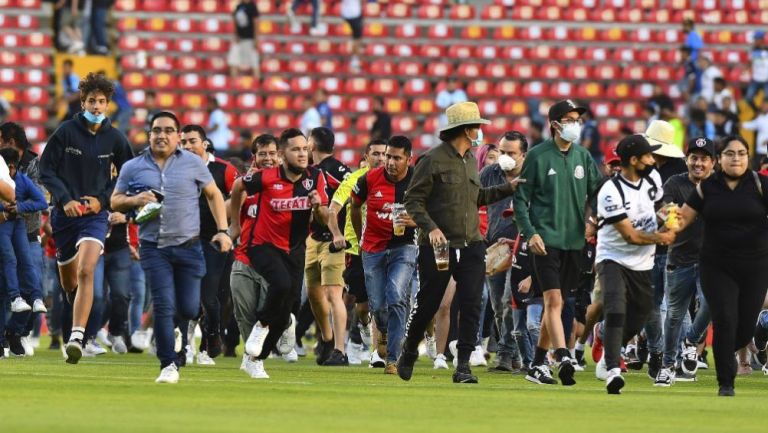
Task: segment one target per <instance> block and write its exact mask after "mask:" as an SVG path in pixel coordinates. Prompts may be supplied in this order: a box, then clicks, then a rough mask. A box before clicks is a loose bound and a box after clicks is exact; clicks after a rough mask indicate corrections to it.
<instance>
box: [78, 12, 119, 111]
mask: <svg viewBox="0 0 768 433" xmlns="http://www.w3.org/2000/svg"><path fill="white" fill-rule="evenodd" d="M108 12H109V8H100V7H95V6H94V7H93V9H92V10H91V32H92V33H93V43H94V45H95V46H96V47H105V48H107V47H108V45H107V13H108ZM86 42H87V40H86ZM120 126H122V125H120Z"/></svg>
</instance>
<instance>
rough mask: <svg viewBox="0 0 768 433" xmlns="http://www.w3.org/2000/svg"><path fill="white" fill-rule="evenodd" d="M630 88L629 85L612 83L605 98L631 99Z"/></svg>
mask: <svg viewBox="0 0 768 433" xmlns="http://www.w3.org/2000/svg"><path fill="white" fill-rule="evenodd" d="M630 90H631V88H630V86H629V85H628V84H627V83H623V82H622V83H610V84H609V85H608V89H607V90H606V93H605V96H606V97H608V98H610V99H612V100H620V99H626V98H629V97H630V94H631V93H630Z"/></svg>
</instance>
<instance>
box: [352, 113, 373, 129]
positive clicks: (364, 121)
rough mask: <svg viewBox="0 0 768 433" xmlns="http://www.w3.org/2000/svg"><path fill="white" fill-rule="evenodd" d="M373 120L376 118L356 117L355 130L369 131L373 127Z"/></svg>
mask: <svg viewBox="0 0 768 433" xmlns="http://www.w3.org/2000/svg"><path fill="white" fill-rule="evenodd" d="M374 120H376V117H375V116H373V115H369V116H366V115H361V116H358V117H357V122H355V129H356V130H358V131H370V130H371V127H373V122H374Z"/></svg>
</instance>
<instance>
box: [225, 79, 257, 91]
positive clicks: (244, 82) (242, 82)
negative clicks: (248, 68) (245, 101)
mask: <svg viewBox="0 0 768 433" xmlns="http://www.w3.org/2000/svg"><path fill="white" fill-rule="evenodd" d="M260 86H261V83H259V80H257V79H256V78H254V77H251V76H247V75H243V76H239V77H237V78H235V80H234V83H231V84H230V86H229V88H230V89H234V90H236V91H237V92H238V93H240V92H248V91H254V90H258V89H259V87H260Z"/></svg>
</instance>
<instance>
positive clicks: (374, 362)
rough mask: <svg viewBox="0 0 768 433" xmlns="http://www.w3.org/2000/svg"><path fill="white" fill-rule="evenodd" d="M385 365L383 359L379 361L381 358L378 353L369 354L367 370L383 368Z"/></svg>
mask: <svg viewBox="0 0 768 433" xmlns="http://www.w3.org/2000/svg"><path fill="white" fill-rule="evenodd" d="M386 365H387V363H386V362H384V360H383V359H381V356H379V351H378V350H374V351H373V352H371V358H370V361H369V362H368V368H384V367H385V366H386Z"/></svg>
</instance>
